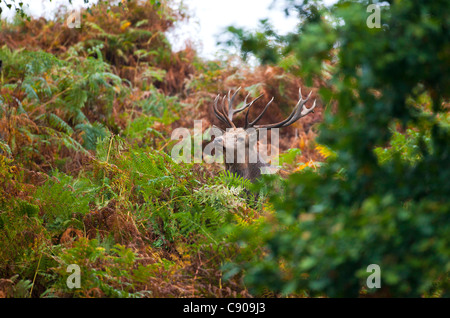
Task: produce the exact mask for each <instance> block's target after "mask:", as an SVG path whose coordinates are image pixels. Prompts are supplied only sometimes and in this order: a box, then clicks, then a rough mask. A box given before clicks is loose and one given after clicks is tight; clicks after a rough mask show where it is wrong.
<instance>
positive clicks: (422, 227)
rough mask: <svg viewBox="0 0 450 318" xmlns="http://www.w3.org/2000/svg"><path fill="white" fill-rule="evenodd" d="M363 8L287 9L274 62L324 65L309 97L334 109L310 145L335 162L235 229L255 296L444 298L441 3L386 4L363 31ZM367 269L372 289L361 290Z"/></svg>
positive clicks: (449, 226)
mask: <svg viewBox="0 0 450 318" xmlns="http://www.w3.org/2000/svg"><path fill="white" fill-rule="evenodd" d="M367 5H368V3H367V2H366V1H360V2H358V3H353V2H348V1H340V2H339V3H337V4H336V5H334V6H333V7H331V8H329V9H326V8H320V7H319V6H317V5H316V3H315V2H313V3H311V2H310V3H307V4H306V5H305V4H302V5H300V4H298V3H297V2H296V1H288V2H287V7H296V8H297V9H298V11H297V12H299V15H300V17H302V18H304V19H303V21H305V22H304V24H302V25H301V26H300V27H299V30H300V32H301V33H299V36H297V37H293V36H292V37H288V38H287V39H285V40H286V43H284V44H285V45H286V46H285V47H284V48H285V51H284V52H282V53H280V55H279V59H278V61H283V59H284V58H285V57H286V56H287V55H290V56H294V57H295V58H296V59H297V60H298V63H296V64H297V65H300V72H304V73H305V74H306V75H308V76H309V77H310V78H314V76H317V75H318V74H319V75H320V74H323V72H324V68H327V67H328V66H329V65H331V64H333V71H332V77H331V78H330V80H329V85H330V88H329V89H325V88H324V89H322V90H321V96H322V97H323V98H324V99H325V100H326V102H327V103H330V102H332V101H334V100H335V101H337V104H338V106H337V111H336V112H334V111H332V109H331V107H330V108H328V109H327V112H326V115H325V118H324V123H323V125H321V130H320V136H319V139H318V141H319V142H320V143H322V144H324V145H326V146H327V147H329V148H330V149H332V150H333V151H334V152H335V153H336V156H335V157H333V158H330V159H329V160H328V162H327V164H326V165H323V166H322V167H321V168H320V169H319V171H318V173H315V172H313V171H306V170H303V171H302V172H301V173H297V174H293V175H291V176H290V178H289V179H288V180H286V181H285V182H283V184H282V186H278V189H279V191H270V192H269V193H272V195H271V202H272V204H273V206H274V210H275V212H274V213H273V215H272V216H271V218H270V219H268V221H267V222H265V223H264V224H262V225H261V226H260V227H259V228H256V229H253V232H250V233H248V231H249V229H245V230H243V231H242V233H241V235H242V237H241V239H238V242H241V244H244V245H245V244H246V243H245V239H246V238H249V237H252V236H260V237H261V238H260V240H262V244H263V249H264V250H265V253H266V254H265V256H264V257H263V258H259V257H257V258H255V260H254V262H252V263H251V264H248V263H243V264H241V265H242V266H243V267H244V268H245V269H246V279H247V282H248V283H249V284H250V285H251V286H253V287H254V288H256V290H259V291H262V290H263V288H264V287H267V286H268V287H269V288H270V289H272V290H277V291H279V292H282V293H285V294H289V293H292V292H306V293H307V294H308V295H323V294H325V295H327V296H330V297H334V296H358V294H359V293H360V292H363V293H376V295H379V296H380V295H381V296H423V295H433V293H437V295H445V296H448V295H449V294H448V293H449V289H448V287H449V280H448V272H449V270H450V258H449V255H450V247H449V237H450V214H449V211H450V201H449V197H448V196H449V193H450V183H449V182H448V180H449V178H450V170H449V169H448V162H449V159H450V158H449V156H450V153H449V149H450V147H449V140H450V130H449V115H448V107H449V97H450V90H449V87H450V86H449V84H450V83H449V77H448V76H447V75H446V74H448V72H449V65H450V64H449V61H450V57H449V55H448V52H449V49H450V48H449V42H448V40H447V37H448V34H449V30H450V24H449V15H448V13H449V12H448V6H447V4H446V3H445V1H433V2H419V1H410V2H404V1H392V2H389V4H387V5H385V6H383V7H382V8H381V22H382V27H381V28H372V29H371V28H368V27H367V26H366V19H367V17H368V16H369V14H370V13H366V7H367ZM317 16H318V18H317ZM287 44H288V45H287ZM280 45H281V44H280ZM334 51H336V53H335V57H336V60H335V61H333V57H332V56H333V55H334V54H333V52H334ZM254 52H255V55H256V56H257V57H259V56H260V55H259V54H260V52H259V50H258V47H255V48H254ZM327 52H328V53H327ZM324 53H327V54H324ZM261 58H262V59H263V60H264V56H261ZM330 63H331V64H330ZM406 129H407V130H406ZM405 132H406V133H405ZM370 264H378V265H379V266H380V268H381V289H376V288H373V289H369V288H367V287H365V286H366V278H367V277H368V275H369V274H371V272H367V267H368V265H370Z"/></svg>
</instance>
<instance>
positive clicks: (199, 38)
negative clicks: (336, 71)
mask: <svg viewBox="0 0 450 318" xmlns="http://www.w3.org/2000/svg"><path fill="white" fill-rule="evenodd" d="M94 1H95V0H91V1H90V2H91V3H92V2H94ZM174 1H176V3H180V2H182V3H183V4H184V5H185V6H187V7H188V8H189V13H190V16H191V19H190V20H189V22H188V24H180V23H178V24H176V26H175V28H174V29H173V30H171V31H170V32H168V34H167V36H168V39H169V41H170V42H171V44H172V47H173V49H174V50H175V51H177V50H181V49H183V48H184V46H185V45H184V44H185V41H186V40H190V41H192V43H194V45H195V47H196V49H197V52H198V53H199V55H200V56H201V57H204V58H207V59H213V58H214V57H215V56H216V54H217V52H218V50H219V49H220V48H219V47H217V45H216V42H217V40H218V36H219V35H220V34H221V33H222V32H223V31H224V29H225V28H226V27H227V26H230V25H234V26H236V27H244V28H246V29H256V27H257V25H258V22H259V20H261V19H264V18H269V21H270V23H271V24H272V25H273V26H274V29H275V30H277V31H278V33H280V34H285V33H287V32H289V31H292V30H293V29H294V28H295V26H296V24H297V23H298V20H297V19H296V18H295V16H294V15H292V16H289V17H286V15H285V14H284V12H283V6H282V4H283V3H284V1H280V0H278V1H274V0H174ZM16 2H18V0H16ZM23 2H24V3H25V4H26V5H28V6H29V9H28V10H27V12H29V13H30V14H31V15H32V16H44V17H46V18H50V17H51V15H52V12H54V10H55V8H56V7H58V6H59V5H60V4H69V1H68V0H52V1H51V2H50V1H49V0H23ZM330 2H335V1H334V0H325V3H330ZM272 4H274V5H273V8H272V9H269V8H270V7H271V5H272ZM72 5H73V7H74V8H79V7H81V6H84V7H86V6H87V5H85V4H84V3H83V0H73V1H72ZM2 7H3V8H4V10H3V13H2V17H5V16H6V17H11V16H12V13H13V12H8V10H7V9H6V8H5V7H4V5H2ZM81 23H83V21H81Z"/></svg>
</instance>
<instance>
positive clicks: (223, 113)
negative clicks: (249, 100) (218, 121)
mask: <svg viewBox="0 0 450 318" xmlns="http://www.w3.org/2000/svg"><path fill="white" fill-rule="evenodd" d="M226 98H227V96H226V95H225V96H224V97H223V98H222V115H223V117H224V118H225V120H226V121H227V123H228V125H229V126H230V127H232V128H236V126H235V125H234V123H233V120H232V119H230V118H229V117H228V116H227V115H226V114H227V111H226V110H225V99H226ZM227 109H230V104H229V103H228V105H227Z"/></svg>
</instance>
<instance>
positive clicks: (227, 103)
mask: <svg viewBox="0 0 450 318" xmlns="http://www.w3.org/2000/svg"><path fill="white" fill-rule="evenodd" d="M240 89H241V88H240V87H239V88H238V89H237V90H236V91H235V92H234V94H233V95H231V92H230V91H229V92H228V95H225V96H223V98H221V96H220V95H217V97H216V99H215V100H214V105H213V111H214V115H215V116H216V117H217V118H218V119H219V120H220V121H221V122H222V123H224V124H225V125H226V126H227V127H228V129H227V130H226V131H223V130H221V131H222V135H221V136H219V137H216V138H215V139H214V143H215V144H217V145H218V146H220V147H223V149H224V150H226V151H224V155H225V154H226V153H234V156H233V158H235V160H234V161H231V162H229V161H230V160H227V158H226V155H225V167H226V168H227V170H230V171H232V172H236V173H238V174H239V175H241V176H242V177H244V178H247V179H250V180H252V181H253V180H254V179H256V178H258V177H259V176H260V174H261V171H260V170H261V168H262V167H267V166H269V164H267V163H265V162H263V161H261V159H260V156H259V155H257V156H256V158H257V160H256V162H250V160H249V154H250V153H252V152H257V149H256V136H257V134H258V131H259V130H260V129H273V128H282V127H287V126H290V125H292V124H293V123H295V122H296V121H297V120H299V119H300V118H302V117H304V116H306V115H308V114H309V113H311V112H314V108H315V107H316V101H314V104H313V105H312V107H311V108H306V106H305V104H306V102H307V101H308V100H309V97H310V96H311V93H312V91H311V92H310V93H309V95H308V97H307V98H306V99H303V97H302V91H301V88H300V89H299V96H300V97H299V100H298V102H297V104H296V105H295V107H294V109H293V110H292V112H291V114H290V115H289V116H288V117H287V118H286V119H285V120H283V121H280V122H278V123H274V124H264V125H257V123H258V121H259V120H260V119H261V118H262V116H263V115H264V113H265V112H266V110H267V109H268V108H269V106H270V104H271V103H272V102H273V100H274V98H273V97H272V99H271V100H270V101H269V102H268V103H267V105H266V106H265V107H264V109H263V111H262V112H261V113H260V114H259V115H258V116H257V117H256V118H255V119H254V120H253V121H249V111H250V108H251V107H252V105H253V104H254V103H255V102H256V101H257V100H258V99H260V98H261V97H262V96H263V95H262V94H261V95H259V96H258V97H257V98H255V99H254V100H253V101H251V102H247V100H248V97H249V96H250V94H248V95H247V97H245V100H244V105H243V106H242V107H240V108H238V109H235V108H234V106H233V103H234V101H235V98H236V95H237V93H238V92H239V91H240ZM220 100H221V103H220V106H219V105H218V103H219V101H220ZM244 110H247V112H246V114H245V124H244V127H236V125H235V124H234V122H233V116H234V115H235V114H237V113H240V112H242V111H244ZM215 128H217V127H215ZM252 141H253V142H252ZM239 149H243V150H245V151H244V152H243V154H244V157H242V156H239V155H238V154H237V153H238V152H239ZM239 159H241V160H239Z"/></svg>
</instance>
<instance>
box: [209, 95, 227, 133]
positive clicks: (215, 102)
mask: <svg viewBox="0 0 450 318" xmlns="http://www.w3.org/2000/svg"><path fill="white" fill-rule="evenodd" d="M219 99H220V95H217V97H216V98H215V99H214V104H213V111H214V114H215V115H216V117H217V118H218V119H219V120H220V121H221V122H223V123H225V124H226V125H227V126H229V123H228V121H227V120H226V119H225V117H224V116H223V114H221V112H220V111H219V109H218V106H217V102H218V101H219Z"/></svg>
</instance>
